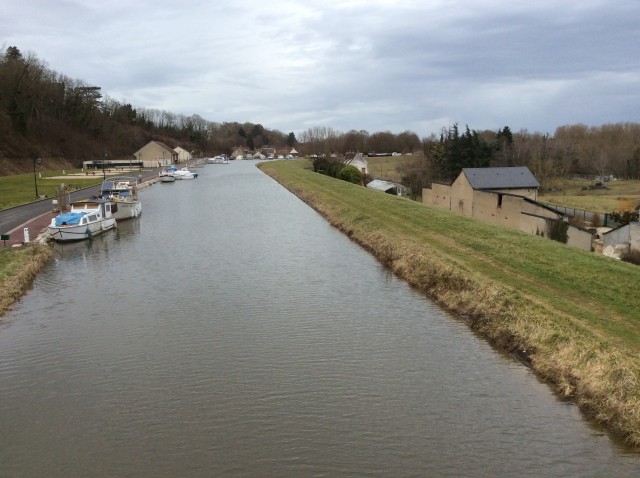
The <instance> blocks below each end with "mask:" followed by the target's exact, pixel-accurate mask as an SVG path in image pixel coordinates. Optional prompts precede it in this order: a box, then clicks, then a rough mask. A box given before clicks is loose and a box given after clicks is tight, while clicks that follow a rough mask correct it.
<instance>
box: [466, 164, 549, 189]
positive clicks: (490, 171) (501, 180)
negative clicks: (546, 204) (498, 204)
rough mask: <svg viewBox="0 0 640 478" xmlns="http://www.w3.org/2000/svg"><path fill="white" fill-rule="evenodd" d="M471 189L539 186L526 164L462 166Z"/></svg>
mask: <svg viewBox="0 0 640 478" xmlns="http://www.w3.org/2000/svg"><path fill="white" fill-rule="evenodd" d="M462 174H464V175H465V176H466V178H467V180H468V181H469V184H470V185H471V187H472V188H473V189H479V190H481V189H522V188H539V187H540V183H539V182H538V180H537V179H536V178H535V177H534V176H533V174H531V171H529V168H527V167H526V166H516V167H506V168H463V169H462Z"/></svg>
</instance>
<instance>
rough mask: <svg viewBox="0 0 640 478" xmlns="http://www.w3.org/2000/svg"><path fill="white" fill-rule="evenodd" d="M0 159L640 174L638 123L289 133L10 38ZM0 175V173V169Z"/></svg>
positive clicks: (451, 173)
mask: <svg viewBox="0 0 640 478" xmlns="http://www.w3.org/2000/svg"><path fill="white" fill-rule="evenodd" d="M0 137H2V138H3V141H2V143H0V158H9V159H14V160H20V159H22V160H28V161H30V157H31V156H32V155H34V154H38V155H40V156H43V157H44V156H50V157H56V156H57V157H63V158H66V159H68V160H69V161H71V162H72V163H75V164H80V163H81V162H82V161H84V160H89V159H95V158H102V157H104V156H105V155H106V156H109V157H112V158H123V157H130V156H131V154H133V152H135V151H137V150H138V149H139V148H140V147H142V146H144V144H146V143H147V142H149V141H150V140H158V141H163V142H165V143H167V144H168V145H171V146H178V145H180V146H182V147H184V148H185V149H187V150H189V151H192V150H195V151H196V152H199V153H201V154H203V155H211V154H221V153H226V154H231V153H232V152H233V151H234V150H235V149H236V148H237V147H243V148H245V149H248V150H252V151H253V150H255V149H259V148H261V147H264V146H271V147H275V148H279V149H281V150H282V149H284V148H294V147H295V148H296V150H297V151H298V152H299V154H301V155H308V156H310V155H314V154H315V155H318V156H320V155H325V156H326V157H332V156H335V157H338V158H340V157H344V156H349V155H353V154H355V153H357V152H361V153H374V154H391V153H393V152H395V153H401V154H408V153H411V154H414V155H416V158H417V159H416V161H415V162H414V164H412V165H411V166H409V167H407V168H405V170H404V171H403V177H404V182H405V183H406V185H407V186H410V187H412V188H416V187H417V188H418V189H419V188H421V187H422V186H425V185H428V184H429V183H430V182H432V181H451V180H452V179H454V178H455V177H456V176H457V174H459V172H460V170H461V168H463V167H484V166H528V167H529V169H531V171H532V172H533V174H534V175H535V176H536V178H538V180H539V181H541V182H543V181H544V180H545V179H546V178H549V177H553V176H566V175H570V174H578V175H588V176H602V175H614V176H616V177H620V178H640V124H636V123H618V124H606V125H603V126H586V125H581V124H578V125H568V126H562V127H560V128H557V129H556V131H555V134H554V135H553V136H550V135H549V134H542V133H537V132H536V133H530V132H528V131H527V130H521V131H519V132H512V131H511V130H510V128H509V127H508V126H505V127H504V128H501V129H499V130H498V131H489V130H485V131H477V130H472V129H470V128H469V127H468V126H466V127H465V128H464V129H463V130H462V129H461V128H460V127H459V126H458V125H457V124H454V125H451V126H448V127H443V129H442V130H441V132H440V134H439V135H434V134H432V135H430V136H428V137H423V138H420V137H419V136H418V135H417V134H416V133H414V132H411V131H404V132H402V133H399V134H395V133H391V132H389V131H382V132H375V133H371V134H370V133H369V132H367V131H365V130H351V131H348V132H346V133H344V132H340V131H337V130H334V129H332V128H327V127H320V126H317V127H313V128H308V129H307V130H305V131H302V132H299V133H298V134H297V137H296V134H294V133H293V132H290V133H283V132H281V131H278V130H272V129H267V128H265V127H264V126H262V125H260V124H253V123H249V122H246V123H238V122H223V123H219V122H212V121H208V120H206V119H204V118H202V117H200V116H199V115H195V114H194V115H191V116H186V115H181V114H175V113H171V112H167V111H162V110H157V109H151V108H145V107H140V106H135V107H134V106H133V105H131V104H130V103H124V102H120V101H117V100H115V99H113V98H110V97H109V96H107V95H105V94H103V92H102V89H101V87H100V86H96V85H90V84H87V83H85V82H83V81H81V80H75V79H72V78H69V77H67V76H65V75H63V74H59V73H57V72H55V71H52V70H50V69H49V68H48V67H47V65H46V64H45V63H44V62H43V61H41V60H40V59H38V58H37V57H36V56H35V55H34V54H32V53H29V54H27V55H23V54H22V52H21V51H20V50H19V49H18V48H17V47H15V46H10V47H8V48H6V49H4V50H0ZM0 174H1V172H0Z"/></svg>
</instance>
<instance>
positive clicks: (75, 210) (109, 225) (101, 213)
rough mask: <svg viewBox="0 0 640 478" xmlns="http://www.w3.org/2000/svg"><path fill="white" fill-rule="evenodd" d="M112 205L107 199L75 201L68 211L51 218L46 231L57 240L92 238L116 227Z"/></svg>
mask: <svg viewBox="0 0 640 478" xmlns="http://www.w3.org/2000/svg"><path fill="white" fill-rule="evenodd" d="M114 205H115V203H114V202H113V201H111V200H109V199H84V200H82V201H75V202H73V203H72V204H71V209H70V210H69V212H65V213H60V214H58V215H57V216H56V217H54V218H53V219H52V220H51V224H49V226H48V227H47V232H48V234H49V236H50V237H51V239H53V240H54V241H58V242H67V241H82V240H84V239H93V236H97V235H98V234H102V233H103V232H105V231H108V230H109V229H113V228H114V227H116V218H115V217H114V216H113V211H112V208H113V207H114Z"/></svg>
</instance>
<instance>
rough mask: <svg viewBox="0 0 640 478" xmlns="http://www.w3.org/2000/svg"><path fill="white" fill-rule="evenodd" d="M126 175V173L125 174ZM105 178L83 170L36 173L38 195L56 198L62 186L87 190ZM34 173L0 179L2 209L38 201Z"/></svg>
mask: <svg viewBox="0 0 640 478" xmlns="http://www.w3.org/2000/svg"><path fill="white" fill-rule="evenodd" d="M123 174H126V173H123ZM102 179H103V176H102V173H101V172H100V171H98V172H97V173H96V174H95V175H92V174H89V175H87V174H85V173H82V171H81V170H79V169H78V170H65V171H64V173H63V171H62V170H60V171H42V172H38V173H36V178H35V181H37V184H38V195H46V196H47V197H51V198H55V197H56V194H57V189H58V188H60V185H61V184H64V185H65V186H69V187H71V188H85V187H88V186H93V185H95V184H100V183H101V182H102ZM35 181H34V177H33V173H25V174H14V175H12V176H1V177H0V209H7V208H9V207H13V206H18V205H20V204H26V203H28V202H31V201H35V200H36V193H35V188H36V184H35Z"/></svg>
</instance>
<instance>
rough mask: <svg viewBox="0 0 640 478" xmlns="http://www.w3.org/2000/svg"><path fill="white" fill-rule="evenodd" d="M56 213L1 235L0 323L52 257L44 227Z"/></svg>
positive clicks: (144, 184) (149, 180) (148, 183)
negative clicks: (3, 238)
mask: <svg viewBox="0 0 640 478" xmlns="http://www.w3.org/2000/svg"><path fill="white" fill-rule="evenodd" d="M156 182H158V178H157V177H148V178H146V180H144V181H142V182H141V183H140V186H139V189H144V188H146V187H149V186H151V185H153V184H155V183H156ZM58 214H59V211H54V210H53V205H52V210H51V211H48V212H45V213H42V214H38V215H36V216H35V217H33V218H31V219H29V220H28V221H26V222H24V223H23V224H20V225H19V226H17V227H15V228H14V229H12V230H10V231H8V232H7V233H6V234H3V236H4V237H6V239H5V240H3V241H1V242H0V248H2V251H0V270H2V274H0V322H2V316H3V315H4V312H5V311H6V310H7V309H8V308H9V307H11V305H12V304H13V303H15V302H16V301H17V300H19V299H20V297H22V296H23V295H24V294H25V293H27V291H28V290H29V289H30V288H31V285H32V284H33V280H34V279H35V277H36V275H37V274H38V272H39V271H40V269H41V268H42V267H44V266H46V264H47V262H48V261H49V260H50V259H51V258H52V257H53V251H52V249H51V248H50V247H48V246H47V245H46V244H47V243H48V242H49V237H48V235H47V227H48V226H49V224H51V220H52V219H53V218H54V217H56V215H58Z"/></svg>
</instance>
